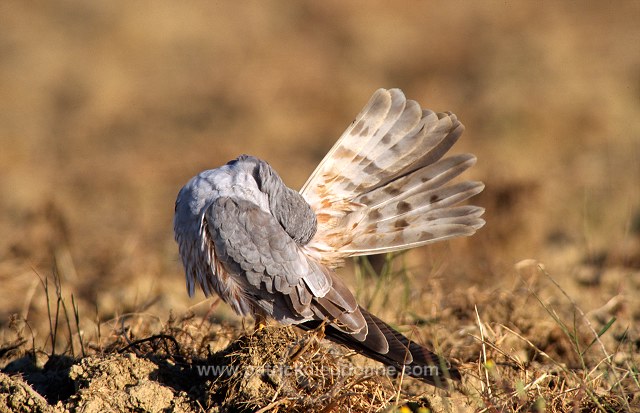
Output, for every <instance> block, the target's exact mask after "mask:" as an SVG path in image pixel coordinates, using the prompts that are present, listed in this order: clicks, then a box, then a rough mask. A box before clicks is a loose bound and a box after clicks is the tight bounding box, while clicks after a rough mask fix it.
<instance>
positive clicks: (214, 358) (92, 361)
mask: <svg viewBox="0 0 640 413" xmlns="http://www.w3.org/2000/svg"><path fill="white" fill-rule="evenodd" d="M190 326H192V324H188V325H187V324H184V325H183V327H184V328H182V329H176V328H175V327H173V332H174V333H176V332H177V333H178V334H176V335H169V334H159V335H155V336H150V337H148V338H144V339H140V340H137V341H129V340H125V341H127V342H128V344H126V345H124V346H123V345H121V344H120V348H119V349H118V343H113V345H112V346H110V347H109V349H107V350H106V351H105V352H103V353H101V354H94V355H90V356H86V357H84V358H80V359H75V360H74V359H72V358H70V357H66V356H52V357H49V358H47V357H46V356H43V355H40V356H38V357H33V355H32V354H31V353H29V354H25V355H24V356H22V357H20V358H17V359H15V360H14V361H12V362H10V363H9V364H7V365H6V367H5V368H4V369H2V371H3V373H0V411H16V412H21V411H24V412H27V411H29V412H31V411H35V412H54V411H56V412H57V411H83V412H103V411H137V412H162V411H176V412H192V411H202V410H203V409H206V410H209V409H220V410H222V411H256V410H257V409H261V408H269V409H271V408H273V409H276V410H284V411H320V410H323V409H327V411H331V410H334V409H337V410H338V411H345V410H346V411H352V412H360V411H362V412H364V411H372V410H376V409H378V408H379V407H380V406H384V405H387V404H389V403H391V402H394V401H396V402H399V403H406V402H411V403H412V404H413V405H414V406H425V407H426V406H429V404H428V402H427V401H426V399H425V400H420V399H418V398H415V397H409V396H406V395H405V396H400V395H399V394H398V392H397V388H396V386H397V382H394V380H392V379H391V378H390V377H386V376H384V375H383V374H381V373H382V372H384V370H383V369H381V368H379V366H378V367H373V366H372V367H370V368H369V367H367V368H365V367H361V366H359V364H354V358H355V359H360V356H357V355H355V354H354V353H352V352H347V351H346V350H345V349H342V348H340V347H334V346H330V345H328V343H326V342H321V341H319V335H320V333H302V332H298V331H297V330H295V329H293V328H282V327H265V328H263V329H259V330H257V331H256V332H254V333H250V334H244V335H241V336H240V337H238V338H237V339H235V340H233V341H231V343H230V344H229V345H228V346H227V347H226V348H224V349H222V350H220V351H217V352H214V353H211V352H210V350H211V348H214V347H215V345H214V347H212V346H211V343H206V340H196V341H194V340H193V339H194V337H193V336H192V335H189V334H186V331H187V330H188V329H189V327H190ZM203 337H206V335H204V336H203ZM221 339H222V340H223V341H224V336H223V337H221ZM194 342H196V343H198V344H195V345H194ZM45 360H46V361H45ZM412 385H413V386H418V387H421V385H420V384H418V383H412ZM422 387H424V386H422ZM422 390H423V391H424V388H422Z"/></svg>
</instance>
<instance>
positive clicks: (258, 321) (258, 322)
mask: <svg viewBox="0 0 640 413" xmlns="http://www.w3.org/2000/svg"><path fill="white" fill-rule="evenodd" d="M253 317H254V319H255V324H254V326H253V331H254V332H255V331H258V330H262V329H263V328H265V327H266V326H267V317H266V316H265V315H264V314H262V313H255V314H254V315H253Z"/></svg>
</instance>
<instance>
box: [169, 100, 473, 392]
mask: <svg viewBox="0 0 640 413" xmlns="http://www.w3.org/2000/svg"><path fill="white" fill-rule="evenodd" d="M463 130H464V127H463V126H462V124H461V123H460V122H459V121H458V119H457V118H456V116H455V115H454V114H452V113H436V112H433V111H431V110H428V109H422V108H421V107H420V105H419V104H418V103H417V102H415V101H412V100H407V99H406V98H405V96H404V94H403V93H402V92H401V91H400V90H398V89H391V90H385V89H380V90H378V91H376V92H375V94H374V95H373V97H372V98H371V100H370V101H369V103H368V104H367V105H366V106H365V107H364V109H363V110H362V111H361V112H360V114H359V115H358V116H357V117H356V119H355V120H354V121H353V123H352V124H351V125H350V126H349V127H348V128H347V130H346V131H345V132H344V134H343V135H342V136H341V137H340V139H339V140H338V142H337V143H336V144H335V145H334V146H333V148H332V149H331V150H330V151H329V153H328V154H327V156H325V158H324V159H323V160H322V162H320V165H319V166H318V167H317V168H316V170H315V171H314V172H313V174H311V177H310V178H309V180H308V181H307V183H306V184H305V185H304V187H303V188H302V190H301V191H300V192H296V191H294V190H292V189H290V188H288V187H287V186H286V185H285V184H284V183H283V182H282V179H281V178H280V176H279V175H278V174H277V173H276V172H275V171H274V170H273V169H272V168H271V166H269V164H268V163H266V162H265V161H262V160H260V159H258V158H254V157H252V156H246V155H243V156H240V157H239V158H237V159H236V160H233V161H231V162H229V163H227V164H226V165H224V166H222V167H220V168H216V169H211V170H208V171H204V172H201V173H200V174H198V175H197V176H195V177H194V178H192V179H191V180H190V181H189V182H188V183H187V184H186V185H185V186H184V187H183V188H182V189H181V190H180V193H179V194H178V199H177V201H176V213H175V220H174V229H175V237H176V240H177V242H178V244H179V247H180V255H181V257H182V262H183V264H184V267H185V271H186V278H187V288H188V291H189V294H191V295H193V293H194V289H195V286H196V284H198V285H200V287H201V288H202V290H203V291H204V293H205V294H206V295H207V296H209V295H212V294H213V293H214V292H215V293H216V294H218V295H219V296H220V297H221V298H222V299H223V300H224V301H225V302H226V303H228V304H229V305H230V306H231V307H232V308H233V309H234V310H235V311H236V312H237V313H238V314H240V315H242V316H247V315H251V316H253V317H254V318H256V319H264V318H271V319H275V320H277V321H279V322H280V323H282V324H289V325H290V324H294V325H297V326H298V327H301V328H304V329H312V328H315V327H318V326H319V325H321V324H322V323H325V324H326V325H325V334H326V337H327V338H328V339H330V340H333V341H336V342H338V343H341V344H343V345H345V346H347V347H350V348H352V349H354V350H356V351H358V352H360V353H362V354H364V355H365V356H367V357H370V358H372V359H375V360H378V361H380V362H382V363H385V364H386V365H388V366H391V367H393V368H396V369H398V372H399V373H400V372H402V371H404V372H405V373H406V374H408V375H410V376H414V377H417V378H419V379H422V380H424V381H426V382H428V383H431V384H434V385H436V386H444V385H445V381H444V380H443V379H444V378H445V377H446V378H453V379H459V377H460V374H459V372H458V370H457V369H456V368H455V366H452V365H451V364H450V363H447V362H445V361H444V360H442V359H440V358H439V357H438V356H436V355H435V354H434V353H432V352H431V351H430V350H428V349H426V348H425V347H423V346H420V345H419V344H417V343H415V342H413V341H411V340H409V339H408V338H407V337H405V336H403V335H402V334H401V333H399V332H397V331H395V330H394V329H393V328H391V327H390V326H389V325H387V324H386V323H385V322H384V321H382V320H380V319H379V318H377V317H376V316H374V315H373V314H371V313H369V312H368V311H367V310H366V309H365V308H363V307H361V306H359V305H358V303H357V302H356V300H355V298H354V296H353V294H352V293H351V292H350V291H349V289H348V288H347V287H346V285H345V284H344V282H343V281H342V280H341V279H340V278H339V277H338V276H337V275H336V273H335V268H336V267H338V266H340V265H341V264H342V263H343V262H344V260H345V258H346V257H353V256H358V255H368V254H378V253H384V252H391V251H399V250H404V249H407V248H413V247H418V246H421V245H425V244H429V243H432V242H435V241H439V240H445V239H450V238H454V237H458V236H466V235H471V234H473V233H474V232H475V231H476V230H477V229H478V228H480V227H482V226H483V225H484V221H483V220H482V218H481V216H482V214H483V212H484V210H483V209H482V208H480V207H477V206H470V205H460V203H461V202H462V201H464V200H466V199H468V198H470V197H472V196H473V195H475V194H477V193H479V192H480V191H482V189H483V187H484V186H483V184H482V183H481V182H471V181H464V182H459V183H451V182H450V181H451V180H452V179H453V178H455V177H457V176H458V175H460V174H461V173H462V172H464V171H465V170H466V169H467V168H469V167H470V166H472V165H473V164H474V163H475V161H476V158H475V157H474V156H473V155H470V154H461V155H454V156H450V157H444V155H445V154H446V153H447V151H448V150H449V149H450V148H451V146H452V145H453V144H454V143H455V142H456V141H457V140H458V138H459V137H460V135H461V134H462V131H463Z"/></svg>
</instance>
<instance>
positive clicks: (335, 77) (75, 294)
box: [0, 0, 640, 412]
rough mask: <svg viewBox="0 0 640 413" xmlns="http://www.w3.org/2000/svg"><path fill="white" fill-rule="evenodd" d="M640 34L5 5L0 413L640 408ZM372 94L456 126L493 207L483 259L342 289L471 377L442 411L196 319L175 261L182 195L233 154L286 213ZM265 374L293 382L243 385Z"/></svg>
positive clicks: (489, 12)
mask: <svg viewBox="0 0 640 413" xmlns="http://www.w3.org/2000/svg"><path fill="white" fill-rule="evenodd" d="M638 21H640V4H639V3H637V2H635V1H620V2H616V3H614V4H611V3H607V2H589V3H588V4H587V3H580V2H564V1H557V2H509V1H506V2H505V1H483V2H445V1H424V2H410V1H402V2H382V1H368V2H366V3H365V2H362V1H358V2H338V1H333V0H331V1H324V2H313V3H312V2H300V3H294V2H287V3H283V2H275V1H249V2H231V1H221V2H200V1H194V2H170V1H165V0H160V1H156V2H127V1H123V0H116V1H110V2H106V1H94V2H86V1H79V0H66V1H57V2H47V1H27V2H8V3H4V4H3V5H2V6H0V56H1V58H0V97H1V98H0V148H1V149H0V165H1V166H0V171H1V173H0V234H2V236H1V237H0V297H1V299H0V411H24V412H29V411H42V412H50V411H86V412H93V411H95V412H98V411H138V412H159V411H174V410H175V411H184V412H192V411H243V410H244V411H257V410H260V409H261V408H262V409H263V410H262V411H327V412H328V411H354V412H355V411H403V412H407V411H415V412H418V411H420V412H424V411H428V410H431V411H456V412H457V411H492V412H493V411H495V412H498V411H518V412H519V411H552V412H556V411H558V412H559V411H585V412H586V411H603V412H604V411H634V410H635V411H640V379H639V377H638V371H639V366H640V362H639V353H640V327H639V326H640V298H639V297H640V294H639V292H640V185H639V184H638V183H639V182H640V75H639V74H640V48H639V47H638V45H639V44H640V26H638V24H637V22H638ZM379 87H386V88H390V87H399V88H401V89H402V90H403V91H404V92H405V94H406V95H407V97H409V98H411V99H415V100H417V101H419V102H420V103H421V104H422V105H423V106H426V107H428V108H431V109H434V110H437V111H446V110H450V111H453V112H455V113H456V114H457V115H458V117H459V118H460V119H461V120H462V122H463V123H464V124H465V126H466V131H465V133H464V135H463V137H462V138H461V140H460V141H459V143H458V144H457V145H456V147H454V149H453V152H456V153H459V152H472V153H474V154H476V155H477V157H478V159H479V160H478V164H477V165H476V166H475V167H474V168H473V169H472V170H471V171H470V172H469V173H468V177H470V178H473V179H479V180H482V181H484V183H485V184H486V189H485V191H484V192H483V193H482V194H481V195H480V196H478V197H477V199H474V203H475V204H478V205H482V206H484V207H485V208H486V210H487V212H486V216H485V218H486V221H487V224H486V226H485V227H484V228H483V229H482V230H480V231H479V232H478V233H477V234H476V235H474V236H473V237H470V238H468V239H461V240H454V241H451V242H446V243H442V244H438V245H434V246H432V247H428V248H420V249H417V250H415V251H411V252H409V253H407V254H404V255H402V256H400V257H396V258H395V259H394V260H393V265H392V266H391V267H392V268H391V270H390V271H388V272H387V273H385V274H372V273H371V272H370V271H367V270H366V268H368V267H367V265H365V264H364V263H362V262H357V263H350V264H349V265H348V266H347V267H346V268H345V269H343V270H342V271H341V275H342V276H343V277H344V278H345V280H347V282H348V284H349V285H350V286H351V287H352V288H353V290H354V291H355V292H356V294H357V297H358V299H359V300H360V302H361V303H363V304H364V305H366V306H367V307H369V309H370V310H371V311H372V312H374V313H376V314H378V315H379V316H381V317H382V318H383V319H385V320H387V321H388V322H390V323H392V325H394V326H395V327H397V328H398V329H399V330H401V331H402V332H404V333H405V334H410V335H411V336H412V337H413V338H414V339H415V340H417V341H418V342H421V343H423V344H425V345H428V346H431V347H434V348H436V349H437V350H438V352H440V353H442V354H443V355H445V356H447V357H449V358H451V359H453V360H456V361H457V362H459V363H461V365H462V367H463V371H462V373H463V381H462V382H461V383H459V384H456V385H455V386H454V387H453V388H452V389H450V390H434V389H432V388H430V387H428V386H423V385H422V384H420V383H417V382H416V381H414V380H411V379H405V380H398V379H393V378H390V377H384V376H380V377H378V376H375V375H374V377H370V376H368V375H363V374H359V373H358V374H352V373H345V371H351V370H350V369H351V368H354V366H356V367H358V366H360V367H362V366H363V365H364V366H366V365H368V364H367V362H366V360H363V359H361V358H359V357H358V356H355V355H353V354H351V353H349V352H348V351H346V350H345V349H343V348H341V347H339V346H334V345H332V344H330V343H328V342H326V341H322V340H320V341H319V340H318V339H317V338H316V336H314V335H309V334H302V333H301V332H298V331H294V330H290V329H274V328H271V327H270V328H268V329H266V330H264V331H258V332H256V333H255V334H252V333H251V331H252V327H250V326H249V325H250V324H251V323H246V326H245V324H244V323H243V320H241V319H239V318H238V317H236V316H235V315H234V314H233V313H232V312H231V310H230V309H229V308H227V307H226V306H225V305H223V304H219V303H217V302H215V300H207V299H205V298H204V296H203V295H202V293H200V292H198V294H197V295H196V296H195V297H194V298H189V297H188V295H187V293H186V289H185V281H184V273H183V269H182V268H181V263H180V261H179V258H178V252H177V246H176V244H175V242H174V240H173V232H172V216H173V208H174V201H175V197H176V194H177V192H178V190H179V188H180V187H181V186H182V185H183V184H184V183H185V182H186V181H187V180H188V179H189V178H190V177H191V176H193V175H195V174H196V173H197V172H199V171H201V170H203V169H208V168H212V167H216V166H219V165H221V164H223V163H226V162H227V161H228V160H230V159H233V158H235V157H237V156H238V155H240V154H243V153H248V154H252V155H255V156H258V157H260V158H262V159H265V160H267V161H269V163H270V164H271V165H272V166H273V167H274V168H275V169H276V170H277V171H279V172H280V174H281V175H282V177H283V179H284V180H285V182H286V183H287V184H288V185H289V186H291V187H293V188H299V187H300V186H301V185H302V184H303V183H304V181H305V180H306V178H307V177H308V175H309V174H310V173H311V171H312V170H313V168H314V167H315V165H317V164H318V162H319V161H320V160H321V159H322V157H323V156H324V154H325V153H326V152H327V150H328V149H329V148H330V147H331V145H332V144H333V143H334V142H335V140H336V139H337V138H338V137H339V136H340V134H341V133H342V131H343V130H344V129H345V128H346V126H347V125H348V124H349V123H350V122H351V120H352V118H353V116H355V115H356V114H357V113H358V111H359V110H360V108H361V107H362V106H363V105H364V104H365V103H366V102H367V100H368V98H369V97H370V95H371V94H372V93H373V92H374V91H375V90H376V89H377V88H379ZM383 261H384V259H383V258H379V257H378V258H375V259H372V263H373V264H374V265H373V267H375V268H378V269H379V268H380V267H379V266H380V263H381V262H383ZM214 364H215V365H219V366H230V367H231V368H237V367H241V369H240V370H234V372H235V373H234V374H231V375H228V376H225V375H224V374H220V375H213V376H207V375H202V374H200V370H198V369H197V366H207V365H214ZM274 365H277V366H280V367H282V366H285V367H287V368H293V369H294V370H295V369H296V366H299V367H300V368H301V369H303V372H302V373H300V372H299V371H298V370H295V371H296V374H294V375H292V374H284V373H282V370H278V371H276V372H271V373H265V372H261V373H259V374H250V373H249V372H250V371H251V369H249V368H248V367H247V366H249V367H252V366H253V367H255V366H262V367H264V366H274ZM374 366H375V365H374ZM378 367H379V366H378ZM304 369H306V370H304ZM358 371H360V370H358ZM291 380H292V381H291Z"/></svg>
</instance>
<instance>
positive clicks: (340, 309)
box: [205, 197, 366, 335]
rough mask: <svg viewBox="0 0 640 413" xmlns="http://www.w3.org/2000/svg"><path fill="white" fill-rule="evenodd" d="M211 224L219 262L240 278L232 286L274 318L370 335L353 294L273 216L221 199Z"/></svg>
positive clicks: (213, 207) (211, 215)
mask: <svg viewBox="0 0 640 413" xmlns="http://www.w3.org/2000/svg"><path fill="white" fill-rule="evenodd" d="M205 221H206V225H207V227H208V231H209V234H210V237H211V239H212V242H213V244H214V246H213V247H214V249H215V255H216V259H217V260H218V261H219V262H220V263H221V264H222V266H223V267H224V268H225V270H226V276H228V277H233V278H234V279H233V280H228V281H227V282H229V283H232V285H234V286H237V287H239V289H240V295H241V296H244V297H245V298H248V299H249V301H251V302H254V303H258V305H260V307H261V309H262V310H263V311H265V312H266V313H267V314H268V315H269V316H271V317H273V318H274V319H276V320H278V321H281V322H287V323H299V322H302V321H304V320H309V319H319V320H327V321H333V324H334V325H335V326H336V327H337V328H339V329H341V330H342V331H345V332H348V333H361V334H365V335H366V321H365V320H364V317H363V316H362V314H361V313H360V311H359V309H358V305H357V303H356V300H355V298H354V297H353V295H352V294H351V292H350V291H349V290H348V288H347V287H346V286H345V285H344V284H343V283H342V281H340V280H339V279H338V277H336V276H335V275H334V273H333V272H332V271H330V270H329V269H327V268H326V267H324V266H323V265H321V264H320V263H318V262H316V261H314V260H313V259H312V258H310V257H308V256H307V255H306V254H305V253H304V252H303V251H302V250H301V249H300V247H299V246H298V245H297V244H296V243H295V241H293V240H292V239H291V237H290V236H289V235H288V234H287V233H286V232H285V231H284V229H283V228H282V226H280V224H279V223H278V222H277V221H276V219H275V218H274V217H273V216H272V215H271V214H269V213H267V212H265V211H263V210H262V209H260V208H259V207H258V206H256V205H255V204H253V203H251V202H248V201H245V200H241V199H235V198H230V197H221V198H218V199H217V200H216V201H214V202H213V204H212V205H211V206H210V207H209V208H208V209H207V211H206V213H205ZM223 282H225V280H223ZM232 297H233V296H232ZM232 299H233V298H232Z"/></svg>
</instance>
